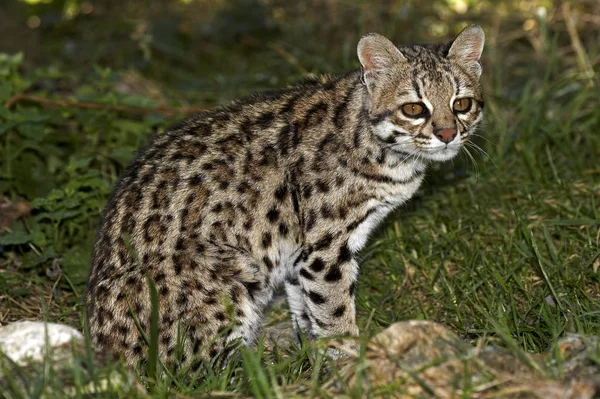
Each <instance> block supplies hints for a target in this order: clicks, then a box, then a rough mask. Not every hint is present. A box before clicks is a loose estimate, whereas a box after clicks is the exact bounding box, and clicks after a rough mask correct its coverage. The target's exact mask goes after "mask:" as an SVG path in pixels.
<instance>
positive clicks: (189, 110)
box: [4, 94, 210, 115]
mask: <svg viewBox="0 0 600 399" xmlns="http://www.w3.org/2000/svg"><path fill="white" fill-rule="evenodd" d="M20 101H31V102H35V103H39V104H43V105H48V106H57V107H67V108H83V109H100V110H109V111H118V112H125V113H131V114H161V115H192V114H196V113H198V112H201V111H204V110H207V109H209V108H210V107H207V106H189V107H181V108H170V107H158V108H143V107H133V106H126V105H110V104H99V103H88V102H76V101H68V100H53V99H50V98H45V97H40V96H35V95H32V94H15V95H14V96H12V97H11V98H9V99H8V100H7V101H6V103H5V104H4V108H6V109H9V108H11V107H12V106H13V105H14V104H16V103H18V102H20Z"/></svg>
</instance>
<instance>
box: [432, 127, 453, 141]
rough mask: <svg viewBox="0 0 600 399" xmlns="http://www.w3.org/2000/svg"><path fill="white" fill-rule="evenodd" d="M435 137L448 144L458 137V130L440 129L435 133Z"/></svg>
mask: <svg viewBox="0 0 600 399" xmlns="http://www.w3.org/2000/svg"><path fill="white" fill-rule="evenodd" d="M433 134H434V135H435V137H437V138H438V139H439V140H440V141H441V142H442V143H446V144H448V143H449V142H451V141H452V140H454V138H455V137H456V129H452V128H439V129H435V130H434V131H433Z"/></svg>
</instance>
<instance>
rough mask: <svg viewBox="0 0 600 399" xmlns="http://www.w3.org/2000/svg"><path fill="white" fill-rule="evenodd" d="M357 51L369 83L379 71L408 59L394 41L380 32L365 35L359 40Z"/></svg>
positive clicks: (366, 80)
mask: <svg viewBox="0 0 600 399" xmlns="http://www.w3.org/2000/svg"><path fill="white" fill-rule="evenodd" d="M357 52H358V59H359V60H360V63H361V64H362V67H363V71H364V79H365V82H366V83H369V80H371V79H372V78H373V77H374V76H375V74H377V72H379V71H382V70H385V69H388V68H390V67H392V66H394V65H396V64H398V63H399V62H404V61H406V58H404V56H403V55H402V53H401V52H400V50H398V48H397V47H396V46H395V45H394V43H392V42H391V41H389V40H388V39H387V38H386V37H384V36H382V35H380V34H378V33H369V34H367V35H365V36H363V37H362V38H361V39H360V41H359V42H358V47H357Z"/></svg>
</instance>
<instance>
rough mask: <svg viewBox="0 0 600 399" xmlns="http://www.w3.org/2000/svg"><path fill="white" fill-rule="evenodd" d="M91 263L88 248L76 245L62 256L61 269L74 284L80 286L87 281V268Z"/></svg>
mask: <svg viewBox="0 0 600 399" xmlns="http://www.w3.org/2000/svg"><path fill="white" fill-rule="evenodd" d="M91 261H92V256H91V251H90V249H89V247H88V246H87V245H85V246H84V245H78V246H75V247H72V248H70V249H69V250H68V251H67V252H65V253H64V254H63V262H62V269H63V272H64V273H66V274H67V276H69V278H70V279H71V281H72V282H73V283H74V284H82V283H85V282H86V281H87V277H88V267H89V265H90V262H91Z"/></svg>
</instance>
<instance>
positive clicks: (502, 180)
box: [0, 1, 600, 397]
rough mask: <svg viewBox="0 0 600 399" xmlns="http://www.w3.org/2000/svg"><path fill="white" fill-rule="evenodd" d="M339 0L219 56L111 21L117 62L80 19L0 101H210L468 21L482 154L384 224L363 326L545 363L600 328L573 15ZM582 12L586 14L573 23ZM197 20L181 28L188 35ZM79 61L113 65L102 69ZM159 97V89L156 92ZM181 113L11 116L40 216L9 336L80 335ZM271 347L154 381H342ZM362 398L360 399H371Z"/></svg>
mask: <svg viewBox="0 0 600 399" xmlns="http://www.w3.org/2000/svg"><path fill="white" fill-rule="evenodd" d="M242 3H244V2H242ZM334 3H335V4H337V6H338V7H339V9H338V10H337V12H338V13H340V15H345V16H346V17H348V16H351V18H350V17H348V18H349V19H348V20H349V21H352V23H349V24H348V25H347V26H342V25H340V24H335V23H333V22H332V23H330V24H329V23H328V21H331V18H330V19H328V18H329V17H328V14H327V12H329V11H327V10H320V9H317V10H313V11H312V12H311V11H310V10H299V9H298V8H295V6H291V5H277V7H275V6H272V7H267V8H266V10H263V11H261V12H264V13H265V15H266V16H267V17H265V18H266V19H267V20H269V21H275V22H276V25H277V26H276V28H274V29H273V28H269V25H268V24H267V25H264V24H262V22H261V21H262V20H261V19H260V16H258V17H256V18H258V19H257V21H258V22H255V25H251V26H250V27H249V28H248V31H247V32H245V33H244V32H242V37H243V38H245V39H244V40H245V41H244V40H241V41H237V42H236V41H235V40H234V39H231V38H228V37H227V35H224V36H223V35H222V36H219V37H220V38H221V39H219V40H214V41H212V42H208V43H207V40H206V39H205V38H202V37H201V36H199V35H198V34H197V33H194V32H192V33H189V31H185V30H183V32H184V33H181V31H178V30H177V29H179V28H177V29H173V28H168V27H166V28H165V27H164V26H162V25H161V26H162V28H160V29H163V31H160V29H159V30H158V31H157V32H154V34H155V36H154V37H153V39H152V40H151V41H150V43H149V44H148V46H149V49H150V50H151V51H150V53H151V55H150V58H149V59H145V58H144V57H143V54H142V53H141V52H139V50H137V47H136V43H135V41H134V40H132V39H123V34H122V32H123V31H124V30H125V31H127V29H133V28H132V27H131V26H130V25H128V24H127V23H126V22H123V21H122V20H118V21H119V23H114V24H113V25H112V26H111V29H113V31H112V32H113V36H110V32H111V31H109V33H108V34H107V37H109V38H111V37H112V39H111V40H113V41H114V43H116V47H115V48H116V49H115V48H111V46H109V45H107V44H106V42H105V41H102V40H99V41H94V40H92V41H91V42H90V43H91V44H90V43H87V44H85V43H84V41H77V39H76V37H77V36H78V35H79V34H80V33H81V32H88V31H89V35H90V36H91V37H100V38H102V37H103V36H102V34H101V33H100V32H101V30H100V29H98V27H97V26H98V25H102V22H103V21H104V20H103V19H102V17H97V18H95V19H94V18H91V17H84V16H81V17H79V18H75V19H74V20H71V21H70V22H68V23H66V22H65V23H63V24H62V25H61V24H58V25H57V26H54V27H51V28H47V29H48V30H47V31H45V32H44V34H46V36H45V37H46V38H47V42H46V43H45V44H44V46H45V47H44V48H45V49H46V51H49V52H51V51H58V54H59V56H58V57H54V58H50V59H49V60H43V62H42V63H39V61H38V62H37V63H36V62H32V61H28V60H29V59H30V56H31V57H32V58H33V55H32V54H29V53H27V52H26V53H25V55H24V61H23V60H21V57H14V56H7V55H3V56H0V77H1V80H0V102H5V101H6V100H8V98H9V97H10V96H11V95H14V94H18V93H24V92H26V93H28V94H33V95H37V96H41V97H48V98H70V99H71V100H77V101H83V102H93V103H101V104H107V105H123V106H139V107H152V106H156V105H162V106H164V104H167V105H168V106H170V107H172V108H174V109H176V108H177V107H180V106H185V105H189V104H206V105H209V106H212V105H214V104H218V103H223V102H226V101H227V100H229V99H233V98H235V97H237V96H239V95H242V94H245V93H248V92H251V91H254V90H259V89H265V88H272V87H280V86H282V85H284V84H285V82H289V81H293V80H298V79H300V78H302V77H303V76H302V75H305V74H306V73H313V74H314V73H321V72H342V71H344V70H347V69H350V68H354V67H356V66H357V65H358V64H357V60H356V56H355V53H354V46H355V44H356V42H357V38H358V37H359V35H360V34H361V33H363V32H366V31H369V30H379V31H381V32H382V33H386V34H389V35H391V36H393V37H395V38H397V39H398V40H407V41H420V40H426V41H434V40H440V39H439V37H438V36H436V35H437V34H433V33H431V32H432V31H434V32H435V31H436V30H435V29H432V30H428V31H425V30H423V29H420V25H418V24H408V23H406V20H410V21H412V20H418V21H425V22H424V23H427V24H428V26H433V27H435V28H439V29H441V28H444V29H448V28H449V29H451V31H450V32H447V33H446V34H444V33H442V34H441V35H442V36H443V37H444V38H448V37H450V36H452V35H453V34H454V33H455V30H456V29H458V28H459V27H460V26H461V24H463V21H467V20H468V21H476V22H479V23H481V24H482V25H483V26H484V29H485V30H486V32H487V34H488V44H487V45H486V50H485V58H484V60H483V66H484V75H483V79H484V86H485V93H486V119H485V124H484V126H483V128H482V129H481V131H480V132H479V134H480V136H481V137H478V138H477V139H476V140H475V144H477V146H478V147H479V148H474V147H472V146H471V147H468V150H469V152H470V154H471V156H472V157H473V158H471V156H469V155H467V154H466V153H465V154H463V156H462V157H461V159H458V160H455V161H454V162H451V163H448V164H444V165H438V166H436V167H435V168H433V169H432V170H431V171H430V172H429V174H428V176H427V179H426V184H425V185H424V187H423V189H422V190H421V192H420V193H419V195H418V196H417V197H415V198H413V199H412V200H411V201H410V203H408V204H407V205H405V206H404V207H403V208H402V209H399V210H398V211H397V212H396V213H395V214H394V215H392V216H391V217H389V218H388V220H387V222H386V224H385V225H384V226H383V227H382V228H381V229H380V230H379V232H378V233H377V234H376V236H375V237H374V238H373V239H372V240H371V242H370V244H369V246H368V248H367V249H365V250H364V251H363V252H362V254H361V258H362V259H363V262H362V268H361V276H360V278H359V285H358V295H357V307H358V315H359V318H358V323H359V326H360V327H361V331H362V332H363V334H364V336H365V337H368V336H372V335H374V334H375V333H377V332H379V331H381V330H382V329H383V328H384V327H386V326H388V325H390V324H391V323H394V322H396V321H401V320H408V319H425V320H432V321H436V322H439V323H442V324H444V325H446V326H449V327H450V328H451V329H452V330H453V331H455V332H457V333H458V334H459V335H460V336H461V337H463V338H464V339H466V340H470V341H472V342H475V341H476V340H478V339H481V338H482V337H483V339H484V340H485V342H486V343H495V344H499V345H502V346H506V347H507V348H510V350H513V351H515V352H517V353H540V352H544V351H547V350H550V349H551V348H552V345H553V344H554V343H555V342H556V341H557V339H558V338H560V337H562V336H564V335H565V334H566V333H570V332H577V333H582V334H589V335H600V267H599V266H600V162H599V159H600V135H599V134H598V132H599V131H600V103H599V101H598V99H599V98H600V88H599V85H598V80H597V78H590V77H589V76H587V75H585V74H584V73H583V72H582V69H581V67H580V66H579V64H577V59H578V57H577V56H576V54H575V53H574V50H573V47H572V40H573V38H572V37H571V36H569V34H568V33H567V32H566V30H565V28H564V26H563V23H562V20H561V19H560V18H559V17H556V16H555V17H554V19H552V18H550V17H549V19H547V20H546V19H543V18H541V17H539V18H538V20H537V24H538V25H537V26H538V31H536V32H531V31H529V32H524V31H523V30H522V29H521V26H522V25H523V22H524V21H525V20H527V19H532V20H535V18H536V16H535V14H533V11H532V8H531V7H530V6H532V5H534V6H535V5H536V4H535V2H525V3H523V4H524V5H523V6H522V8H521V9H518V8H516V6H515V5H512V6H508V5H505V6H503V7H504V8H505V11H506V12H505V13H500V11H498V10H496V11H494V7H495V6H494V5H493V4H491V3H487V2H484V3H482V4H483V5H482V6H480V8H473V9H472V11H469V13H467V14H466V15H461V14H459V13H457V12H455V11H453V10H452V9H451V8H450V6H449V5H443V6H440V5H438V6H436V7H442V9H443V11H444V12H443V13H442V12H440V9H437V8H435V7H434V6H433V5H429V4H428V5H427V6H425V7H423V8H419V7H418V6H417V5H412V3H410V4H409V5H408V6H407V9H406V10H407V11H406V13H408V14H407V15H408V17H407V16H406V15H404V16H403V14H402V13H400V12H398V10H399V8H398V7H396V8H394V7H391V8H383V7H381V8H378V7H371V8H369V7H367V6H366V5H365V4H366V3H365V4H362V3H356V4H355V3H354V2H348V1H339V2H334ZM432 4H433V3H432ZM440 4H441V3H440ZM32 7H33V6H32ZM39 7H42V6H39ZM180 7H183V6H180ZM189 7H193V5H190V6H189ZM196 7H202V6H201V5H198V6H196ZM278 7H279V8H278ZM444 7H445V8H444ZM511 7H512V8H511ZM528 7H529V8H528ZM534 8H535V7H534ZM31 10H33V11H31ZM39 10H40V9H37V8H35V7H34V8H31V9H30V11H31V12H38V11H39ZM184 10H185V8H184ZM191 10H194V9H193V8H192V9H191ZM281 10H283V11H281ZM42 11H43V10H42ZM205 11H206V10H205ZM259 11H260V10H259ZM550 11H551V12H549V13H548V14H549V15H553V14H552V11H553V10H550ZM586 11H587V10H586V8H585V5H582V6H581V9H580V10H579V12H581V13H585V12H586ZM196 12H197V15H201V16H198V17H197V18H199V19H202V18H208V19H210V18H212V19H211V21H212V22H211V23H212V25H208V26H209V27H210V29H212V31H211V32H212V33H211V34H215V35H216V33H214V32H217V33H219V32H222V31H223V30H224V31H227V29H226V22H227V21H228V19H227V18H229V15H230V14H231V13H232V12H233V11H231V10H228V9H227V8H225V9H222V10H220V11H219V10H217V11H215V10H211V11H210V12H207V13H204V14H202V13H200V12H198V10H197V9H196ZM295 12H296V13H298V12H300V15H301V17H300V18H295V17H294V16H293V15H296V14H294V13H295ZM191 14H193V12H191V11H188V12H187V14H185V16H184V17H182V18H183V20H184V22H182V23H189V22H190V21H189V20H190V18H192V17H190V15H191ZM169 15H170V14H169ZM207 15H208V16H207ZM149 18H150V19H151V18H152V17H149ZM436 18H437V19H436ZM192 20H193V18H192ZM223 21H225V22H223ZM219 24H221V25H219ZM222 24H225V25H224V26H225V27H223V25H222ZM399 26H405V27H407V28H408V27H410V30H407V31H405V32H404V31H401V30H400V29H399ZM253 27H254V28H253ZM498 27H499V28H498ZM251 28H252V29H251ZM157 29H158V28H157ZM169 29H171V30H169ZM186 29H187V28H186ZM239 29H242V28H239ZM253 29H254V30H253ZM165 30H166V31H165ZM115 32H116V33H115ZM161 32H162V33H163V34H162V35H157V33H161ZM185 32H187V33H185ZM593 32H594V29H590V27H589V26H585V25H582V26H580V29H579V34H580V35H582V37H581V39H582V41H583V45H584V50H585V56H586V57H587V59H589V60H592V61H590V65H591V66H592V67H593V68H595V69H596V70H598V65H597V64H598V54H599V52H600V47H599V46H598V44H597V43H598V41H597V37H595V36H594V33H593ZM177 35H179V36H177ZM185 35H187V36H185ZM244 35H245V36H244ZM528 35H529V36H528ZM181 36H183V37H181ZM596 36H597V35H596ZM66 37H69V38H71V39H72V40H75V43H76V44H77V45H81V46H84V45H85V46H87V47H83V50H81V53H80V54H75V55H73V56H72V57H71V58H69V57H66V56H65V55H64V54H62V53H60V51H59V49H60V43H61V40H62V39H64V38H66ZM86 37H87V36H86ZM126 37H128V36H126ZM528 37H529V38H531V37H533V39H532V40H529V39H528ZM115 38H117V39H115ZM316 38H319V39H316ZM192 39H193V40H196V41H197V42H196V45H195V46H194V45H193V44H190V41H193V40H192ZM232 40H233V44H232ZM88 42H89V41H88ZM240 43H241V44H240ZM531 43H533V44H531ZM111 51H112V52H115V54H112V53H111ZM50 54H52V53H50ZM90 54H92V55H90ZM78 55H79V56H81V57H80V58H78ZM113 55H114V57H111V56H113ZM146 55H147V54H146ZM85 57H91V59H92V61H94V62H96V63H98V64H99V65H102V67H98V66H96V67H93V68H92V67H90V66H89V64H85V63H84V62H83V61H82V58H85ZM136 57H137V58H136ZM579 58H580V57H579ZM593 60H596V61H595V62H596V64H594V63H593ZM131 65H138V66H141V68H142V70H143V75H144V76H145V78H139V76H140V75H135V76H138V78H136V79H137V80H135V79H134V83H133V88H132V89H128V91H127V92H126V93H124V92H118V91H116V90H115V87H116V86H118V85H120V84H121V86H122V84H123V82H129V80H128V78H127V76H131V75H128V74H127V73H126V72H127V70H128V68H129V67H130V66H131ZM109 67H112V68H114V69H112V70H111V69H109ZM149 87H150V88H149ZM151 87H158V94H157V91H156V90H152V89H151ZM184 88H186V89H187V90H184ZM178 119H180V117H164V116H160V115H158V114H152V113H149V114H145V115H140V114H135V113H128V112H118V111H111V110H109V109H91V110H90V109H80V108H76V107H57V106H44V105H41V104H39V103H37V102H35V101H20V102H18V103H15V104H13V105H12V106H11V107H10V108H4V107H2V108H0V154H2V155H1V156H0V192H1V193H2V195H3V196H4V197H6V198H8V199H10V200H12V201H13V202H16V201H27V202H29V203H30V204H31V206H32V208H33V214H32V216H30V217H27V218H24V219H22V220H20V221H17V222H13V223H11V224H10V226H9V228H8V229H7V231H5V232H3V233H0V309H2V310H1V311H0V323H2V324H4V323H8V322H11V321H15V320H19V319H24V318H26V319H42V318H44V317H45V318H47V319H49V320H50V321H56V322H64V323H68V324H71V325H74V326H76V327H78V328H80V329H82V330H83V327H84V326H83V319H82V307H81V302H80V299H81V295H82V293H83V292H84V290H85V280H86V277H87V267H88V264H89V260H90V256H91V245H92V240H93V237H94V234H95V228H96V225H97V222H98V217H99V214H100V212H101V210H102V207H103V205H104V203H105V201H106V199H107V196H108V195H109V193H110V191H111V189H112V186H113V185H114V182H115V180H116V178H117V176H118V175H119V173H120V172H121V171H122V170H123V168H124V166H125V165H126V164H127V162H128V161H129V160H130V159H131V157H132V156H133V153H134V151H135V149H136V148H138V147H139V146H140V145H141V144H142V143H143V142H144V141H145V139H146V137H147V135H148V133H149V132H152V131H162V130H164V129H165V128H166V127H167V126H168V125H169V124H170V123H172V122H174V121H176V120H178ZM42 315H44V316H42ZM149 339H150V341H152V336H151V337H150V338H149ZM261 345H262V344H261ZM261 345H259V348H258V349H256V350H242V351H240V353H239V354H237V355H236V356H235V357H234V358H233V360H232V361H231V362H230V363H229V364H228V365H227V366H226V367H225V368H224V369H220V370H219V371H218V372H215V371H212V370H211V369H210V368H207V370H206V375H203V376H202V378H198V377H200V376H190V375H188V374H186V373H185V372H183V371H179V372H176V373H175V374H172V373H171V374H170V375H168V374H167V375H162V376H161V374H160V373H157V374H156V375H158V376H159V377H157V378H152V377H154V375H155V373H154V371H153V369H150V370H149V371H148V370H147V372H146V374H145V375H144V376H143V378H142V380H143V381H146V383H147V384H148V386H149V388H150V392H151V396H152V397H167V396H169V397H171V396H173V395H175V396H177V397H189V396H202V395H203V394H207V393H210V392H223V391H228V392H231V393H237V394H240V395H243V396H256V397H283V396H289V395H292V394H297V395H304V396H307V395H312V396H315V397H324V396H327V395H328V393H327V392H326V391H324V390H323V389H324V388H322V385H323V384H324V383H325V382H326V381H328V380H329V378H330V377H331V376H335V375H336V373H337V372H338V371H339V370H336V369H335V367H334V366H333V365H331V364H330V363H328V361H327V359H324V358H323V357H322V356H321V355H320V354H319V351H318V350H315V349H314V348H312V347H304V348H302V349H299V348H275V349H272V348H267V347H263V346H261ZM2 364H4V363H2ZM4 367H6V366H4ZM11 370H12V371H11V372H9V373H8V375H9V376H11V377H10V378H9V379H8V381H6V380H5V381H3V382H7V383H8V385H7V386H5V387H3V388H4V389H6V390H5V391H3V392H10V393H9V394H6V395H8V397H38V396H39V394H41V393H42V392H45V393H46V394H47V395H49V397H62V396H64V392H63V391H64V389H65V384H67V383H68V384H70V385H71V386H73V387H74V388H73V389H74V391H72V393H73V396H75V397H83V396H86V395H85V392H84V387H85V386H87V385H88V383H91V384H94V382H95V383H97V384H98V383H99V381H101V380H102V379H103V376H105V375H111V378H110V380H113V381H115V382H116V381H117V380H120V381H124V382H123V383H122V384H120V385H116V386H114V387H113V388H112V389H111V392H112V393H113V396H115V397H131V396H132V395H133V394H132V392H134V391H135V387H136V384H137V382H136V381H137V378H136V376H135V375H131V374H128V373H127V371H126V369H125V368H124V367H123V366H122V365H120V364H119V363H118V362H110V363H109V364H108V365H104V364H102V363H98V364H96V362H95V361H94V360H92V359H91V357H90V355H86V354H85V353H84V354H82V355H80V356H79V357H78V360H77V361H76V362H75V363H74V364H73V365H72V366H70V367H69V368H67V370H54V367H51V365H46V366H40V368H39V369H32V370H20V371H17V372H15V371H14V368H11ZM111 371H113V372H114V373H115V374H110V373H111ZM158 371H160V369H159V370H158ZM117 375H118V376H120V377H119V378H116V377H115V376H117ZM19 381H22V382H23V383H24V384H21V383H19ZM342 388H344V387H342ZM396 388H397V389H401V387H395V388H394V389H396ZM364 389H366V391H365V392H361V391H356V390H355V391H352V390H350V391H348V395H349V396H351V397H362V396H363V395H369V394H370V391H369V388H368V387H365V388H364ZM390 389H392V388H390ZM371 393H372V392H371ZM11 395H12V396H11Z"/></svg>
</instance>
